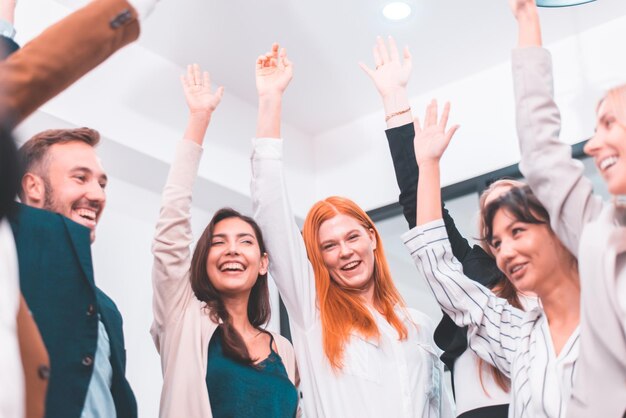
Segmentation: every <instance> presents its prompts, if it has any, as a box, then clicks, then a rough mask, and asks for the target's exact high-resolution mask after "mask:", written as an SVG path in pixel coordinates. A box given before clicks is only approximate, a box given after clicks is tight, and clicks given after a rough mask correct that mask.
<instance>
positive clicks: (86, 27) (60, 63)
mask: <svg viewBox="0 0 626 418" xmlns="http://www.w3.org/2000/svg"><path fill="white" fill-rule="evenodd" d="M113 21H115V22H116V26H115V28H112V22H113ZM138 36H139V22H138V21H137V18H136V13H135V12H134V10H133V9H132V7H131V6H130V4H129V3H128V2H127V1H126V0H94V1H92V2H91V3H89V4H88V5H87V6H85V7H83V8H82V9H79V10H77V11H75V12H74V13H72V14H71V15H69V16H67V17H66V18H65V19H63V20H61V21H60V22H58V23H57V24H55V25H53V26H51V27H50V28H48V29H47V30H46V31H44V32H43V33H42V34H41V35H39V36H38V37H37V38H35V39H33V40H32V41H31V42H29V43H28V44H27V45H25V46H24V48H22V49H21V50H20V51H18V52H16V53H15V54H13V55H12V56H11V57H10V58H9V59H7V60H6V61H4V62H3V63H1V64H0V79H2V80H3V81H4V83H3V89H2V90H1V91H0V118H2V120H3V121H4V122H5V124H6V125H7V126H8V127H9V128H13V127H15V126H16V125H17V124H19V122H21V121H22V120H24V118H26V117H27V116H28V115H30V114H31V113H33V112H34V111H35V110H37V108H39V107H40V106H41V105H42V104H44V103H45V102H47V101H48V100H49V99H51V98H52V97H54V96H55V95H57V94H58V93H60V92H61V91H63V90H64V89H65V88H67V87H68V86H69V85H70V84H72V83H73V82H75V81H76V80H78V79H79V78H80V77H82V76H83V75H84V74H86V73H87V72H89V71H90V70H92V69H93V68H94V67H96V66H97V65H98V64H100V63H101V62H102V61H104V60H106V59H107V58H108V57H109V56H110V55H111V54H113V53H114V52H115V51H117V50H118V49H120V48H121V47H123V46H124V45H126V44H128V43H130V42H132V41H134V40H135V39H137V37H138ZM68 51H71V53H70V54H68Z"/></svg>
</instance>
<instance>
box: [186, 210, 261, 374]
mask: <svg viewBox="0 0 626 418" xmlns="http://www.w3.org/2000/svg"><path fill="white" fill-rule="evenodd" d="M229 218H238V219H241V220H242V221H244V222H246V223H247V224H248V225H250V226H251V227H252V229H253V230H254V234H255V236H256V240H257V242H258V244H259V249H260V251H261V255H263V254H265V252H266V249H265V242H264V241H263V234H262V233H261V228H259V225H258V224H257V223H256V222H255V221H254V219H252V218H250V217H248V216H244V215H242V214H241V213H239V212H237V211H236V210H234V209H230V208H222V209H220V210H218V211H217V212H216V213H215V215H213V218H212V219H211V222H209V224H208V225H207V227H206V228H205V229H204V232H203V233H202V235H201V236H200V239H199V240H198V244H197V245H196V249H195V250H194V252H193V257H192V258H191V269H190V281H191V288H192V290H193V293H194V294H195V295H196V297H197V298H198V300H200V301H202V302H204V303H206V307H207V309H208V310H209V315H210V317H211V320H212V321H213V322H215V323H217V324H219V327H220V328H221V329H222V335H223V337H224V344H223V353H224V355H225V356H227V357H230V358H232V359H233V360H235V361H238V362H240V363H243V364H248V365H253V364H254V362H255V361H256V359H253V358H252V357H250V352H249V351H248V348H247V347H246V343H245V342H244V340H243V338H242V337H241V334H239V332H237V330H236V329H235V327H234V326H233V324H232V318H231V317H230V314H229V313H228V311H227V310H226V307H225V306H224V301H223V299H222V295H221V294H220V292H219V291H218V290H217V289H216V288H215V287H214V286H213V284H212V283H211V279H210V278H209V275H208V274H207V264H206V263H207V258H208V255H209V251H210V249H211V242H212V240H213V234H214V232H215V226H216V225H217V224H218V223H219V222H221V221H223V220H225V219H229ZM269 319H270V296H269V289H268V286H267V273H266V274H259V276H258V277H257V280H256V282H255V283H254V286H252V289H251V291H250V298H249V299H248V320H249V321H250V323H251V324H252V326H254V327H255V328H256V329H258V330H259V331H262V332H266V331H265V330H264V329H263V328H262V326H263V325H265V324H267V322H268V321H269Z"/></svg>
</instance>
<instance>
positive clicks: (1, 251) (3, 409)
mask: <svg viewBox="0 0 626 418" xmlns="http://www.w3.org/2000/svg"><path fill="white" fill-rule="evenodd" d="M19 304H20V283H19V273H18V264H17V253H16V251H15V240H14V239H13V233H12V232H11V227H10V226H9V223H8V222H7V220H6V219H4V220H2V221H0V353H2V355H0V370H1V372H0V417H21V416H23V415H24V396H25V395H24V372H23V370H22V358H21V357H20V345H19V341H18V338H17V322H16V321H17V311H18V309H19Z"/></svg>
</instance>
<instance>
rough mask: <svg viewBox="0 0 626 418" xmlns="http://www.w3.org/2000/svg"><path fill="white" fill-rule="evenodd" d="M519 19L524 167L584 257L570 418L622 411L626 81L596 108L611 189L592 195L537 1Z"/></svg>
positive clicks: (519, 10) (517, 76)
mask: <svg viewBox="0 0 626 418" xmlns="http://www.w3.org/2000/svg"><path fill="white" fill-rule="evenodd" d="M510 3H511V7H512V10H513V13H514V15H515V17H516V19H517V22H518V29H519V44H518V48H516V49H514V50H513V56H512V58H513V59H512V64H513V81H514V87H515V101H516V112H517V131H518V136H519V142H520V148H521V154H522V160H521V164H520V167H521V170H522V172H523V173H524V175H525V176H526V178H527V179H528V184H529V185H530V187H531V188H532V190H533V192H534V193H535V194H536V195H537V197H538V198H539V200H540V201H541V202H542V203H543V204H544V205H545V207H546V209H547V210H548V212H549V214H550V219H551V220H552V228H553V229H554V231H555V233H556V234H557V235H558V236H559V238H560V239H561V240H562V241H563V243H564V244H565V245H566V246H567V248H568V249H569V250H570V251H571V252H572V253H573V254H574V255H576V256H577V257H578V263H579V266H580V282H581V297H582V301H581V306H582V312H581V341H580V344H581V352H580V360H579V366H578V368H577V371H576V376H575V385H574V391H573V395H572V401H571V403H570V405H569V416H570V417H575V418H582V417H592V416H593V417H621V416H623V415H624V414H626V396H624V394H625V393H626V254H625V253H626V228H625V227H626V209H625V207H624V202H623V199H622V197H623V196H624V195H626V86H619V87H617V88H614V89H612V90H610V91H609V92H608V94H607V95H606V96H605V97H604V99H603V100H602V101H601V102H600V104H599V105H598V106H597V108H596V116H597V122H596V132H595V134H594V136H593V137H592V138H591V139H590V140H589V141H588V142H587V144H586V145H585V148H584V150H585V153H587V154H588V155H589V156H591V157H593V158H594V160H595V163H596V167H597V168H598V171H599V172H600V175H601V176H602V178H603V179H604V181H605V182H606V185H607V187H608V190H609V192H610V193H611V194H612V195H613V196H614V200H613V201H612V202H605V201H603V199H602V198H601V197H600V196H598V195H596V194H594V192H593V185H592V182H591V181H590V180H589V179H588V178H586V177H585V175H584V169H583V165H582V164H581V163H580V162H579V161H575V160H573V159H572V156H571V147H570V146H569V145H567V144H564V143H562V142H560V140H559V134H560V130H561V120H560V113H559V109H558V107H557V105H556V103H555V101H554V88H553V80H552V59H551V56H550V53H549V52H548V51H547V50H546V49H544V48H542V41H541V27H540V23H539V15H538V12H537V8H536V6H535V3H534V1H532V0H510Z"/></svg>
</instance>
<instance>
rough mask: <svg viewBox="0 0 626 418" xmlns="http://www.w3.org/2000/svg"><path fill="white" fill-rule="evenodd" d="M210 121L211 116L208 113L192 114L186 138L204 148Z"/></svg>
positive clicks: (188, 121)
mask: <svg viewBox="0 0 626 418" xmlns="http://www.w3.org/2000/svg"><path fill="white" fill-rule="evenodd" d="M210 121H211V115H210V114H209V113H207V112H196V113H193V112H192V113H190V114H189V118H188V119H187V129H185V136H184V138H185V139H188V140H190V141H192V142H194V143H196V144H198V145H200V146H202V143H203V142H204V135H205V134H206V131H207V128H208V127H209V122H210Z"/></svg>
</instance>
